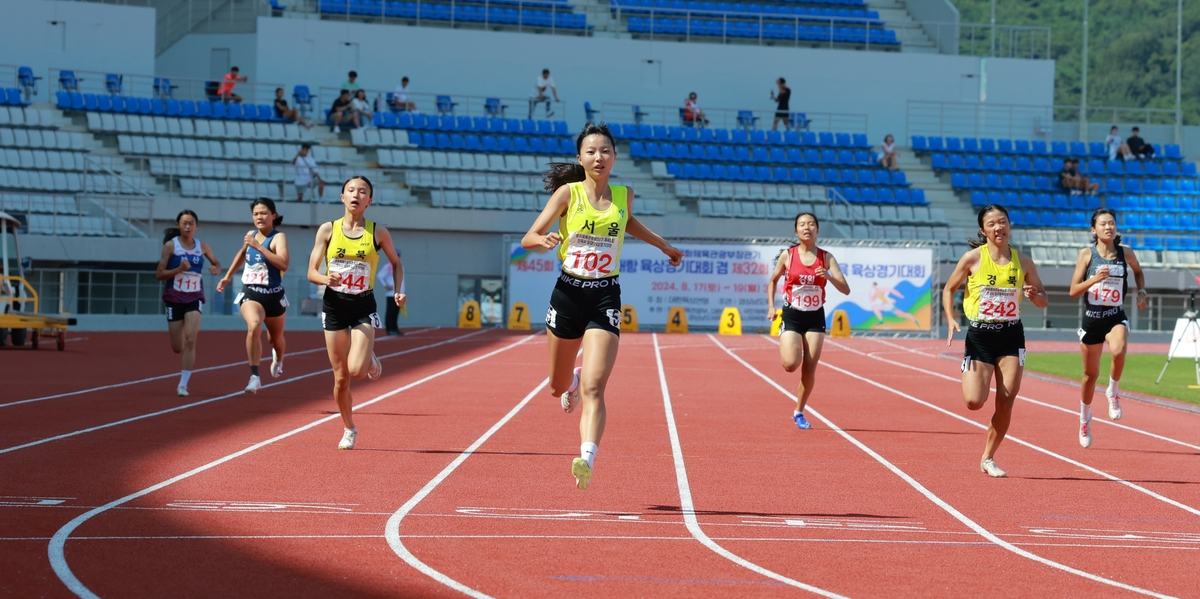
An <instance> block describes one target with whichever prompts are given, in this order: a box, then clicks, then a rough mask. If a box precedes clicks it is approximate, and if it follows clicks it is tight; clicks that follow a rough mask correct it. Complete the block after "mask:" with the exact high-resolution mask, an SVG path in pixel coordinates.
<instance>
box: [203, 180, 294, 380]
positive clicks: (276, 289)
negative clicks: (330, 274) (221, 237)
mask: <svg viewBox="0 0 1200 599" xmlns="http://www.w3.org/2000/svg"><path fill="white" fill-rule="evenodd" d="M250 216H251V218H252V219H253V220H254V230H253V231H250V232H249V233H246V238H245V240H243V242H242V249H240V250H238V253H237V255H236V256H234V257H233V262H231V263H230V264H229V271H228V272H226V273H225V277H224V278H222V279H221V280H220V281H218V282H217V291H221V292H224V291H225V288H226V287H228V286H229V283H230V282H231V281H232V280H233V273H235V272H237V269H238V268H240V267H241V266H242V263H245V264H246V268H245V269H243V270H242V292H241V293H239V294H238V295H237V298H236V299H234V301H233V303H235V304H237V306H238V310H239V311H241V313H242V320H245V321H246V357H247V358H249V360H250V383H249V384H248V385H246V393H255V392H257V391H258V388H259V386H260V385H261V384H262V383H261V381H260V379H259V378H258V364H259V362H261V361H262V325H263V323H264V322H265V323H266V325H267V340H268V341H270V342H271V376H272V377H274V378H279V377H280V375H282V374H283V354H284V350H285V349H286V348H287V342H286V341H285V340H284V338H283V325H284V323H285V322H286V321H287V306H288V301H287V295H285V294H284V292H283V273H284V272H286V271H287V269H288V246H287V236H286V235H284V234H283V233H281V232H280V231H279V229H278V228H277V227H279V225H280V223H282V222H283V217H282V216H279V215H278V214H276V212H275V202H274V201H272V200H269V199H267V198H258V199H257V200H254V202H252V203H251V204H250Z"/></svg>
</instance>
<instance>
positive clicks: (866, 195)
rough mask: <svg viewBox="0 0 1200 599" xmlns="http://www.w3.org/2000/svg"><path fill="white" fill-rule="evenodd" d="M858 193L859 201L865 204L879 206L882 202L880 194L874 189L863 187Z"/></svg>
mask: <svg viewBox="0 0 1200 599" xmlns="http://www.w3.org/2000/svg"><path fill="white" fill-rule="evenodd" d="M848 189H855V188H853V187H851V188H848ZM845 191H846V190H843V193H845ZM857 191H858V196H859V199H860V200H861V201H862V202H864V203H867V204H877V203H879V201H880V200H879V194H878V193H876V191H875V188H874V187H863V188H861V189H857Z"/></svg>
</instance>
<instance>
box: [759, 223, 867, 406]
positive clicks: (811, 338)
mask: <svg viewBox="0 0 1200 599" xmlns="http://www.w3.org/2000/svg"><path fill="white" fill-rule="evenodd" d="M820 230H821V225H820V223H818V222H817V216H816V215H815V214H813V213H811V212H803V213H801V214H800V215H799V216H797V217H796V237H797V238H798V239H799V240H800V242H799V243H797V244H796V245H793V246H792V247H790V248H788V250H787V251H786V252H784V253H782V254H780V255H779V260H778V261H776V262H775V272H773V273H771V280H770V281H767V315H768V317H769V318H770V319H771V321H772V322H774V321H775V318H777V316H776V315H775V284H776V283H777V282H778V281H779V277H781V276H782V277H784V281H783V311H782V314H780V315H779V316H778V318H782V319H783V322H782V323H781V324H780V328H779V361H780V362H782V363H783V369H784V370H786V371H788V372H796V369H797V368H800V369H801V370H800V387H799V388H798V389H797V390H796V409H795V411H793V412H792V420H793V421H795V422H796V426H797V427H799V428H800V429H808V428H812V425H811V424H809V423H808V421H807V420H805V419H804V406H805V404H807V403H808V396H809V395H811V394H812V390H813V385H814V384H815V383H816V378H817V363H818V362H820V361H821V346H822V345H824V343H825V283H826V281H828V282H830V283H833V286H834V287H835V288H836V289H837V290H838V291H840V292H842V293H843V294H849V293H850V285H848V284H847V283H846V277H844V276H842V269H841V268H840V267H838V263H837V260H835V259H834V258H833V254H830V253H829V252H826V251H825V250H823V249H821V248H819V247H817V233H818V232H820Z"/></svg>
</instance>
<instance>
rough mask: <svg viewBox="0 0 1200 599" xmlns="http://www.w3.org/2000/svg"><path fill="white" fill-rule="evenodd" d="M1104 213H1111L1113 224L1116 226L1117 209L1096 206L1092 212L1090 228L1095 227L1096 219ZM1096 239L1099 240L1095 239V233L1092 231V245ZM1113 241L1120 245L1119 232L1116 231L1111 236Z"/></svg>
mask: <svg viewBox="0 0 1200 599" xmlns="http://www.w3.org/2000/svg"><path fill="white" fill-rule="evenodd" d="M1105 214H1110V215H1112V217H1113V226H1116V224H1117V211H1116V210H1113V209H1112V208H1097V209H1096V211H1095V212H1093V213H1092V228H1093V229H1095V228H1096V219H1098V218H1100V217H1101V216H1103V215H1105ZM1097 241H1099V240H1098V239H1096V234H1095V233H1093V234H1092V245H1095V244H1096V242H1097ZM1113 243H1115V244H1117V245H1121V234H1120V233H1117V236H1116V237H1114V238H1113Z"/></svg>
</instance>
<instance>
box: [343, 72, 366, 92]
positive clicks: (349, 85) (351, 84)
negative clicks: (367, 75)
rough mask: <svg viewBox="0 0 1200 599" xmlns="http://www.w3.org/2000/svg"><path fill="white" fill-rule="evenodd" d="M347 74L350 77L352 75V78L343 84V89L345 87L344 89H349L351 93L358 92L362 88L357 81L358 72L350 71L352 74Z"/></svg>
mask: <svg viewBox="0 0 1200 599" xmlns="http://www.w3.org/2000/svg"><path fill="white" fill-rule="evenodd" d="M347 76H348V77H350V80H349V81H347V82H345V83H343V84H342V89H344V90H349V92H350V93H351V94H353V93H355V92H357V91H358V90H360V89H362V87H361V86H359V85H358V83H357V81H358V73H356V72H354V71H350V74H349V75H347Z"/></svg>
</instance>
